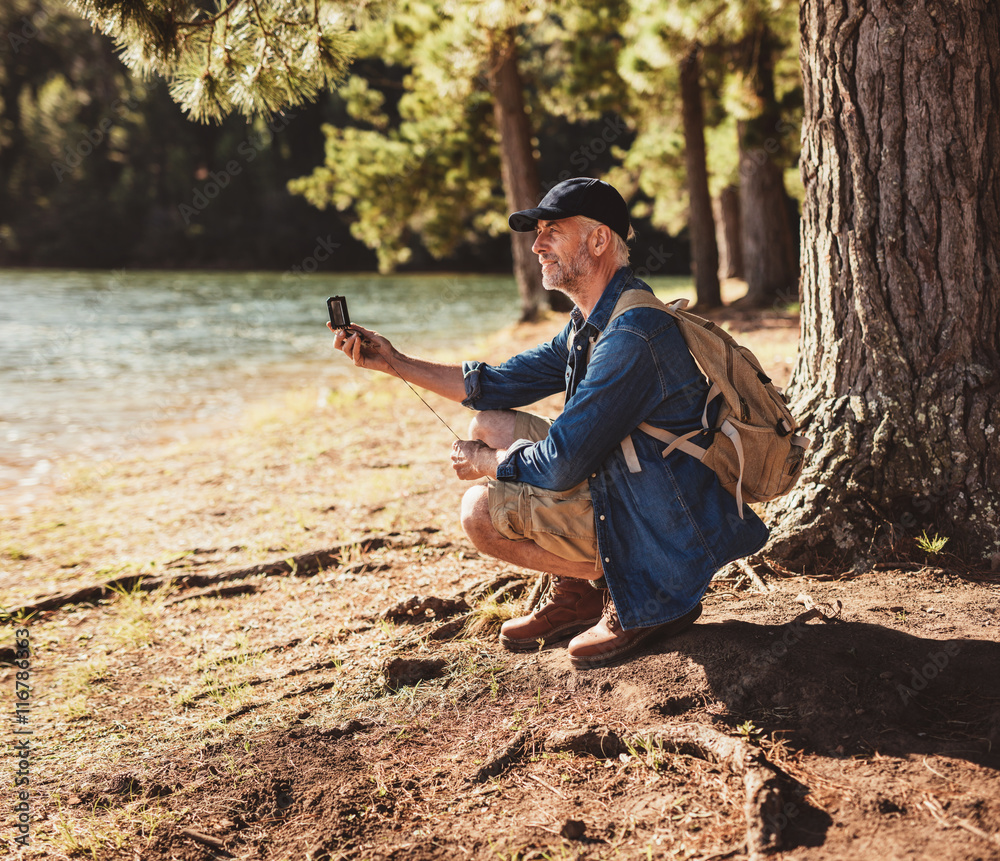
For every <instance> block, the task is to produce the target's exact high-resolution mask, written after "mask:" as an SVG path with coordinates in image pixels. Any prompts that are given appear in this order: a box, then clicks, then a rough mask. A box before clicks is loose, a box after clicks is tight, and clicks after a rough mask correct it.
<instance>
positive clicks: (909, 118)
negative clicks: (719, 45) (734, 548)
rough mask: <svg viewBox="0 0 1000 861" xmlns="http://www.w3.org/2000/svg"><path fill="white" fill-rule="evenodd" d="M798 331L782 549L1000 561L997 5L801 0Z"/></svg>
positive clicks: (830, 556) (852, 556)
mask: <svg viewBox="0 0 1000 861" xmlns="http://www.w3.org/2000/svg"><path fill="white" fill-rule="evenodd" d="M800 22H801V37H802V39H801V56H802V64H803V78H804V93H805V115H804V126H803V137H802V144H803V146H802V174H803V181H804V184H805V188H806V199H805V205H804V210H803V227H802V239H803V241H802V249H803V255H804V259H803V279H802V343H801V347H800V351H799V357H798V361H797V364H796V368H795V371H794V374H793V383H792V386H791V394H792V395H793V410H794V411H795V412H796V413H797V414H799V415H801V416H803V417H804V418H805V421H806V433H807V434H808V435H810V436H811V437H812V438H813V453H812V455H811V461H810V462H809V463H808V465H807V467H806V471H805V474H804V475H803V478H802V481H801V483H800V486H799V487H798V488H797V489H796V490H795V492H793V494H792V495H790V496H788V497H785V498H784V499H782V500H780V501H778V502H777V503H774V504H772V505H771V506H770V507H769V508H768V512H767V514H768V517H769V519H770V520H771V522H772V523H774V524H776V525H777V531H776V536H775V540H774V541H773V542H772V545H771V549H770V552H771V553H773V554H774V555H776V556H777V557H779V558H782V559H784V560H785V561H786V562H790V563H791V564H792V565H793V566H796V567H799V568H800V569H801V568H805V569H807V570H815V569H816V567H818V566H823V565H827V564H830V563H832V564H833V565H836V566H844V565H847V564H852V563H853V564H856V565H859V566H865V565H867V564H868V563H870V562H871V561H873V560H874V559H875V558H877V557H879V556H885V555H886V554H892V555H891V556H889V558H901V556H902V557H903V558H905V554H907V553H910V554H913V555H914V557H915V558H917V559H926V558H927V557H926V555H925V554H923V553H922V552H921V551H920V550H919V549H917V548H916V547H915V538H916V537H918V536H920V535H921V533H922V531H924V530H926V532H927V534H928V535H932V536H933V535H934V534H935V533H937V534H939V535H940V536H942V537H946V538H948V539H949V543H948V544H947V545H946V547H945V550H946V551H953V552H955V553H957V554H960V555H961V556H962V557H963V558H964V559H965V560H967V562H968V564H970V565H973V566H987V567H988V566H989V562H990V560H991V559H992V560H994V565H996V564H998V563H1000V555H998V554H1000V536H998V529H997V524H998V523H1000V439H998V437H1000V83H998V82H1000V6H998V5H997V4H996V3H992V2H990V3H987V2H975V3H962V4H950V5H949V6H948V9H947V14H946V15H942V14H941V13H940V10H939V7H937V6H935V5H934V4H930V3H924V2H919V0H918V2H914V3H905V4H900V3H897V2H894V1H893V0H868V2H867V3H865V4H857V3H856V2H855V0H803V4H802V8H801V17H800Z"/></svg>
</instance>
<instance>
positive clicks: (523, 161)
mask: <svg viewBox="0 0 1000 861" xmlns="http://www.w3.org/2000/svg"><path fill="white" fill-rule="evenodd" d="M514 40H515V34H514V32H513V31H512V30H508V31H505V32H503V33H498V34H497V35H496V39H495V41H494V43H493V56H492V57H491V67H492V68H491V75H490V86H491V89H492V94H493V117H494V120H495V121H496V124H497V132H498V135H499V139H500V176H501V179H502V181H503V188H504V193H505V195H506V197H507V207H508V209H509V210H510V211H511V212H515V211H517V210H519V209H530V208H532V207H534V206H537V205H538V201H539V200H541V197H542V190H541V183H540V182H539V181H538V168H537V166H536V164H535V154H534V148H533V147H532V145H531V124H530V123H529V121H528V115H527V113H526V112H525V110H524V93H523V84H522V82H521V74H520V72H519V71H518V68H517V50H516V47H515V41H514ZM510 241H511V250H512V252H513V256H514V276H515V278H516V279H517V289H518V292H519V293H520V295H521V320H522V321H528V320H534V319H536V318H537V317H538V311H539V307H540V304H541V301H542V295H543V290H544V288H543V287H542V270H541V267H540V266H539V264H538V258H537V257H536V256H535V255H534V254H532V253H531V246H532V245H533V244H534V241H535V236H534V234H533V233H516V232H512V233H511V240H510Z"/></svg>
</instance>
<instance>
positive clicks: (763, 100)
mask: <svg viewBox="0 0 1000 861" xmlns="http://www.w3.org/2000/svg"><path fill="white" fill-rule="evenodd" d="M745 50H746V51H747V52H748V54H749V59H748V60H747V61H746V62H747V65H748V69H749V72H750V79H751V80H752V81H753V82H754V89H755V95H756V97H757V101H758V102H759V103H760V105H761V111H760V113H759V114H758V115H757V116H756V117H753V118H752V119H749V120H746V121H744V122H741V123H740V124H739V137H740V168H739V169H740V206H741V213H740V215H741V222H742V228H743V242H742V245H743V266H744V269H745V276H746V281H747V295H746V297H745V298H744V299H743V300H741V303H740V304H741V305H749V306H751V307H757V308H764V307H770V306H773V305H775V304H784V303H788V302H791V301H793V300H795V299H797V298H798V279H799V273H798V260H797V259H796V254H795V242H794V237H793V236H792V224H791V221H790V219H789V216H788V195H787V193H786V192H785V181H784V177H783V176H782V167H781V154H782V150H783V141H782V138H783V136H784V134H785V129H784V128H783V123H782V120H781V114H780V111H779V109H778V103H777V99H776V96H775V89H774V61H775V55H776V53H777V50H778V46H777V44H776V43H775V38H774V35H773V34H772V33H771V31H770V29H769V28H768V27H767V25H766V24H761V25H760V26H759V28H758V29H757V31H756V32H754V33H753V34H752V35H751V36H749V37H748V39H747V44H746V46H745Z"/></svg>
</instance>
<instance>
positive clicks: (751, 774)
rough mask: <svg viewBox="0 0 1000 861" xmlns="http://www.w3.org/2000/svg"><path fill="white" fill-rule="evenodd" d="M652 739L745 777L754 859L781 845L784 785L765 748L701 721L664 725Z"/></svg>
mask: <svg viewBox="0 0 1000 861" xmlns="http://www.w3.org/2000/svg"><path fill="white" fill-rule="evenodd" d="M648 737H649V736H644V738H648ZM652 738H653V739H654V740H655V741H656V742H657V743H658V744H659V745H660V746H661V747H662V748H663V749H664V750H670V751H673V752H674V753H685V754H688V755H691V756H697V757H699V758H701V759H707V760H709V761H711V762H718V763H719V764H721V765H725V766H726V767H727V768H729V770H730V771H731V772H732V773H733V774H735V775H737V776H738V777H741V778H742V779H743V789H744V795H745V800H744V804H743V814H744V816H745V817H746V836H747V855H748V857H749V858H750V861H754V859H757V858H760V857H761V856H762V855H764V854H766V853H769V852H773V851H775V850H776V849H778V848H780V846H781V829H780V826H779V823H780V822H781V821H782V820H781V817H782V815H783V812H782V807H783V800H782V795H781V785H780V781H779V779H778V774H777V772H776V771H775V770H774V769H773V768H772V767H771V765H770V764H769V763H768V761H767V759H766V758H765V756H764V753H763V751H761V750H760V749H759V748H756V747H753V746H751V745H749V744H747V743H746V742H745V741H743V739H739V738H733V737H731V736H728V735H725V734H724V733H721V732H719V731H718V730H716V729H713V728H712V727H708V726H702V725H700V724H687V725H682V726H676V727H663V728H661V729H657V730H655V731H653V733H652Z"/></svg>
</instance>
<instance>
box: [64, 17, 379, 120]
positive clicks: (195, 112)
mask: <svg viewBox="0 0 1000 861" xmlns="http://www.w3.org/2000/svg"><path fill="white" fill-rule="evenodd" d="M70 2H71V3H72V4H73V6H74V7H75V8H76V9H77V10H79V12H80V13H81V14H82V15H84V16H85V17H86V18H87V20H89V21H90V22H91V23H92V24H93V25H94V26H95V27H97V28H98V29H100V30H101V31H102V32H104V33H106V34H108V35H109V36H111V37H112V38H114V40H115V42H116V44H117V45H118V46H119V48H120V49H121V57H122V60H123V61H124V62H125V64H126V65H127V66H128V67H129V68H131V69H134V70H135V71H137V72H139V73H140V74H142V75H144V76H149V75H153V74H158V75H162V76H163V77H164V78H166V79H167V80H168V81H169V83H170V94H171V96H172V97H173V98H174V100H175V101H177V103H178V104H180V106H181V107H182V108H183V109H184V111H186V112H187V113H188V115H189V116H190V117H191V118H193V119H195V120H198V121H201V122H206V121H218V120H221V119H222V118H223V117H225V116H226V115H227V114H229V113H230V112H232V111H239V112H240V113H242V114H244V115H245V116H247V117H254V116H265V117H268V116H271V115H273V114H274V113H276V112H277V111H280V110H282V109H283V108H287V107H292V106H295V105H301V104H303V103H305V102H308V101H310V100H312V99H314V98H315V97H316V96H317V94H318V93H320V92H321V91H322V90H324V89H327V88H330V87H332V86H333V85H334V84H335V83H336V82H337V81H339V80H340V79H341V78H342V77H343V74H344V71H345V70H346V68H347V65H348V64H349V62H350V58H351V53H352V47H353V34H352V31H353V30H355V29H356V28H358V27H360V26H363V25H364V24H365V23H367V22H368V20H370V16H371V15H372V14H373V13H374V12H377V11H381V10H380V8H379V6H378V4H367V3H366V4H353V3H348V2H346V0H342V2H335V0H313V2H312V3H301V2H297V0H269V2H267V3H264V2H259V0H232V2H226V0H216V5H215V8H214V10H213V11H211V12H209V11H206V10H205V9H204V8H203V4H201V3H198V2H195V0H151V2H143V0H70Z"/></svg>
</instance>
